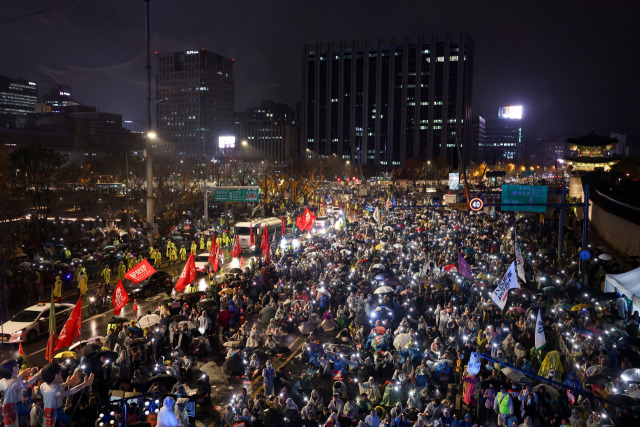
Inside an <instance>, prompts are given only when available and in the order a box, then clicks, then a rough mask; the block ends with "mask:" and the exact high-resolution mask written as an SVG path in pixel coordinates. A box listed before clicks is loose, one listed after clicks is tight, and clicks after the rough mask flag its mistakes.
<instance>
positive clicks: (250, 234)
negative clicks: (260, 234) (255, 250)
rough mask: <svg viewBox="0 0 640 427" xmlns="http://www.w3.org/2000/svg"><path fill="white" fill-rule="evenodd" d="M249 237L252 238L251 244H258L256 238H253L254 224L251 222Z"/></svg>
mask: <svg viewBox="0 0 640 427" xmlns="http://www.w3.org/2000/svg"><path fill="white" fill-rule="evenodd" d="M249 230H250V231H249V239H251V241H250V243H249V245H250V246H254V245H255V244H256V242H255V239H254V238H253V224H251V227H249Z"/></svg>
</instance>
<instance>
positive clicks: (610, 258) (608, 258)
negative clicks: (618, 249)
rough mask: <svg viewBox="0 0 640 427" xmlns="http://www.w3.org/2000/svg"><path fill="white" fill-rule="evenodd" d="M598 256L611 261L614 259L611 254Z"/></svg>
mask: <svg viewBox="0 0 640 427" xmlns="http://www.w3.org/2000/svg"><path fill="white" fill-rule="evenodd" d="M598 258H599V259H601V260H602V261H611V260H612V259H613V257H612V256H611V255H609V254H600V255H598Z"/></svg>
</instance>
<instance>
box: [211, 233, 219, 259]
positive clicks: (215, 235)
mask: <svg viewBox="0 0 640 427" xmlns="http://www.w3.org/2000/svg"><path fill="white" fill-rule="evenodd" d="M217 241H218V233H213V239H212V240H211V250H210V251H209V264H211V265H213V259H214V258H215V256H216V249H217V248H218V247H217V246H216V244H217V243H216V242H217Z"/></svg>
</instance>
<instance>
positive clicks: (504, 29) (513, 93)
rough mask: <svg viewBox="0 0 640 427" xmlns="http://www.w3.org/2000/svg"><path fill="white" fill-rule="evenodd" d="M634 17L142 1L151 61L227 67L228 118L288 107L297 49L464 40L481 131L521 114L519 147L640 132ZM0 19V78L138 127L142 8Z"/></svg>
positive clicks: (295, 95)
mask: <svg viewBox="0 0 640 427" xmlns="http://www.w3.org/2000/svg"><path fill="white" fill-rule="evenodd" d="M65 3H67V4H65ZM56 5H61V6H60V7H57V8H54V9H52V10H48V11H44V12H41V13H36V14H34V15H32V16H29V17H25V18H24V19H19V20H15V21H13V22H8V21H11V20H13V19H15V18H19V17H21V16H25V15H28V14H32V13H34V12H38V11H40V10H42V9H44V8H47V7H53V6H56ZM638 5H639V3H638V2H637V1H631V0H629V1H626V0H625V1H612V2H604V1H601V0H600V1H584V0H583V1H562V0H559V1H555V2H538V1H528V2H522V1H514V0H511V1H469V0H467V1H452V0H440V1H428V0H413V1H409V0H395V1H375V0H369V1H360V0H337V1H336V0H324V1H311V0H297V1H290V0H263V1H249V0H229V1H205V0H151V50H152V52H153V51H174V50H196V49H201V48H205V49H207V50H210V51H213V52H216V53H220V54H222V55H225V56H228V57H232V58H235V60H236V62H235V69H234V74H235V85H236V100H235V103H236V111H240V110H243V109H244V108H246V107H248V106H252V105H258V104H259V103H260V101H261V100H263V99H272V100H276V101H280V102H285V103H287V104H290V105H291V106H295V103H296V102H298V101H299V100H300V98H301V95H300V92H301V75H300V72H301V71H300V70H301V62H302V59H301V54H302V44H303V43H305V42H315V41H329V40H340V39H361V38H368V37H381V36H392V35H395V36H403V35H413V34H431V33H434V32H445V31H451V32H455V31H467V32H468V33H469V34H471V37H472V38H473V40H474V43H475V49H476V50H475V63H474V93H473V113H474V115H475V114H481V115H483V116H484V117H485V118H493V117H495V116H496V115H497V108H498V106H500V105H512V104H522V105H524V114H525V116H526V132H527V133H528V135H529V136H530V137H551V136H554V135H558V134H560V135H566V136H575V135H578V134H581V133H586V132H590V131H592V130H594V131H597V132H601V133H608V132H610V131H613V130H616V131H622V132H628V133H630V136H631V135H636V134H638V131H639V130H640V120H639V119H640V102H639V99H640V79H639V78H638V76H639V75H640V73H639V71H638V64H639V63H640V58H639V56H640V48H639V45H638V42H640V26H639V25H638V22H637V20H638V17H639V16H640V13H639V12H640V6H638ZM0 10H2V12H1V13H0V58H1V60H0V74H4V75H8V76H11V77H23V78H26V79H29V80H34V81H36V82H37V83H38V84H39V91H40V94H43V93H45V92H46V91H48V89H49V87H51V86H53V85H55V84H57V83H59V84H66V85H70V86H72V88H73V91H74V96H75V98H76V99H77V100H78V101H80V102H81V103H83V104H86V105H93V106H96V107H97V108H98V109H99V110H101V111H107V112H113V113H120V114H122V115H123V118H124V119H134V120H140V121H143V120H144V118H145V117H146V105H145V90H146V89H145V88H146V74H145V70H144V63H145V5H144V1H143V0H76V1H69V0H58V1H43V0H20V1H9V0H1V1H0ZM152 64H154V62H153V61H152ZM154 80H155V77H154ZM634 142H635V141H634Z"/></svg>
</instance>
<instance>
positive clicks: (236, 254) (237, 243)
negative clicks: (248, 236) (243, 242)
mask: <svg viewBox="0 0 640 427" xmlns="http://www.w3.org/2000/svg"><path fill="white" fill-rule="evenodd" d="M241 253H242V248H241V247H240V238H239V237H238V235H237V234H236V241H235V242H234V243H233V249H231V256H232V257H234V258H238V257H239V256H240V254H241Z"/></svg>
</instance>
